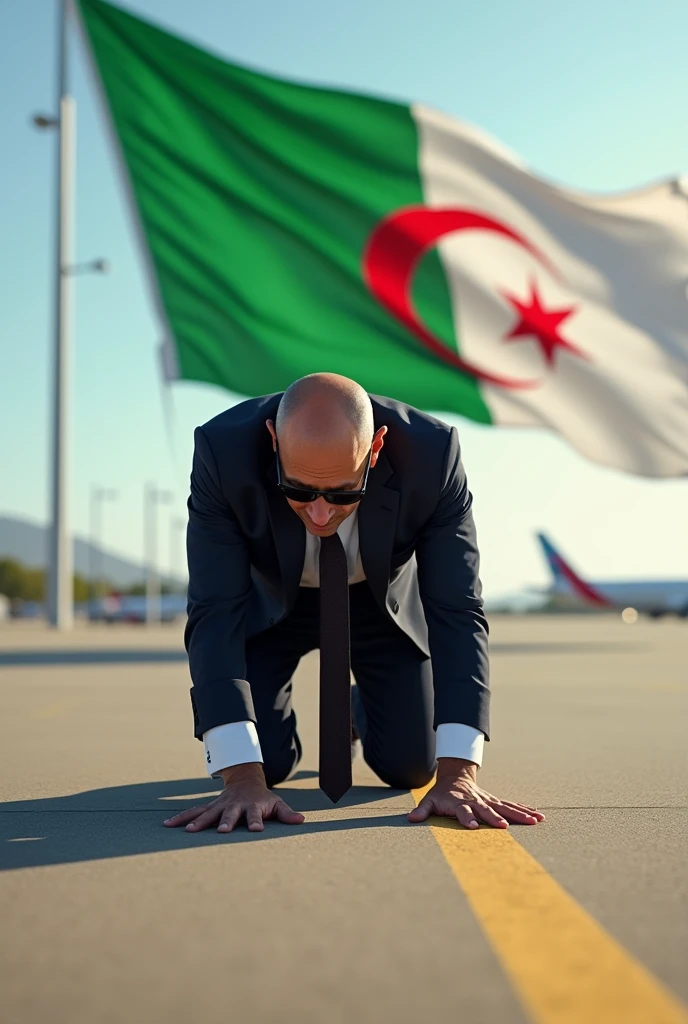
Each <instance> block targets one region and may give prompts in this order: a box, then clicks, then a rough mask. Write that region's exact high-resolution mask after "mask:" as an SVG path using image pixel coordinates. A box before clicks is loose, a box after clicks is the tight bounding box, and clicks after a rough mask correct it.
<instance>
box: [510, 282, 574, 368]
mask: <svg viewBox="0 0 688 1024" xmlns="http://www.w3.org/2000/svg"><path fill="white" fill-rule="evenodd" d="M502 295H503V296H504V298H505V299H506V300H507V302H510V303H511V305H512V306H513V307H514V309H515V310H516V312H517V313H518V315H519V317H520V319H519V321H518V323H517V324H516V325H515V326H514V327H512V329H511V330H510V331H509V333H508V334H507V335H505V336H504V341H516V340H517V339H518V338H525V337H531V338H535V340H536V341H537V343H538V345H539V346H540V347H541V349H542V353H543V355H544V357H545V359H546V360H547V363H548V364H549V365H550V366H554V353H555V352H556V350H557V348H563V349H566V350H567V352H572V353H574V355H577V356H579V357H580V358H581V359H587V358H588V357H587V355H586V354H585V352H582V351H581V350H580V349H579V348H577V347H576V346H575V345H572V344H571V342H569V341H567V340H566V338H562V336H561V334H560V333H559V327H560V325H561V324H562V322H563V321H564V320H566V319H567V318H568V317H570V316H571V314H572V313H575V312H576V307H575V306H568V307H567V308H566V309H545V308H544V306H543V305H542V300H541V299H540V296H539V294H538V290H537V284H536V282H535V281H534V280H532V281H531V282H530V298H529V299H528V300H527V301H526V302H522V301H521V300H520V299H517V298H516V296H515V295H509V293H508V292H502Z"/></svg>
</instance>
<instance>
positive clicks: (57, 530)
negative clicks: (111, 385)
mask: <svg viewBox="0 0 688 1024" xmlns="http://www.w3.org/2000/svg"><path fill="white" fill-rule="evenodd" d="M68 7H69V0H59V9H58V10H59V27H58V37H59V43H58V81H57V89H58V104H59V117H58V124H57V130H58V133H59V141H58V157H57V203H56V211H55V212H56V222H57V224H56V236H57V237H56V246H57V251H56V260H55V337H54V356H53V420H52V466H51V472H52V487H51V527H50V567H49V590H48V616H49V621H50V624H51V625H52V626H54V627H55V628H56V629H60V630H69V629H71V628H72V625H73V617H74V602H73V593H72V588H73V583H72V577H73V551H72V538H71V535H70V530H69V510H68V487H69V467H68V454H69V452H68V447H69V425H70V424H69V397H70V361H71V316H72V282H71V275H70V268H71V264H72V230H73V197H74V170H75V158H74V150H75V137H76V105H75V103H74V100H73V99H72V97H71V96H70V95H69V94H68V70H69V69H68V54H67V18H68Z"/></svg>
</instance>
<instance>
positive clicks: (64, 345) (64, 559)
mask: <svg viewBox="0 0 688 1024" xmlns="http://www.w3.org/2000/svg"><path fill="white" fill-rule="evenodd" d="M68 8H69V0H59V7H58V13H59V20H58V25H59V29H58V43H57V104H58V111H57V113H55V114H46V113H43V112H41V113H38V114H35V115H34V117H33V124H34V126H35V127H36V128H39V129H41V130H45V129H54V130H55V131H56V133H57V137H58V146H57V161H56V163H57V166H56V181H57V195H56V203H55V225H56V231H55V268H54V273H55V320H54V330H55V335H54V349H53V351H54V357H53V360H54V361H53V380H52V405H53V408H52V426H51V432H52V433H51V449H52V457H51V460H50V472H51V481H50V494H51V514H50V553H49V585H48V617H49V620H50V624H51V625H52V626H55V627H56V628H57V629H61V630H68V629H71V627H72V623H73V619H74V596H73V592H72V586H73V584H72V576H73V568H74V552H73V549H72V538H71V534H70V529H69V509H68V503H67V495H68V491H69V466H68V456H69V385H70V359H71V318H72V317H71V314H72V309H71V305H72V288H71V280H70V279H71V277H72V275H73V274H74V273H81V272H82V271H81V266H82V265H80V264H76V265H73V264H72V233H73V221H74V217H73V207H74V165H75V139H76V104H75V103H74V100H73V99H72V97H71V96H70V95H69V92H68V52H67V49H68V48H67V36H68V29H67V15H68ZM83 266H85V267H86V268H87V271H88V270H90V271H95V272H96V273H102V272H103V269H104V266H105V264H104V261H103V260H95V261H92V263H91V264H86V265H83Z"/></svg>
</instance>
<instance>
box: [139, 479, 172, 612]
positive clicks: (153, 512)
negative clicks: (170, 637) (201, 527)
mask: <svg viewBox="0 0 688 1024" xmlns="http://www.w3.org/2000/svg"><path fill="white" fill-rule="evenodd" d="M173 497H174V495H173V494H172V492H171V491H163V490H160V489H159V488H158V487H157V486H156V485H155V484H153V483H147V484H145V486H144V490H143V544H144V553H143V557H144V562H145V565H146V623H147V624H148V625H149V626H150V625H153V624H154V623H157V622H160V575H159V573H158V568H157V562H158V506H159V505H168V504H169V503H170V502H171V501H172V499H173Z"/></svg>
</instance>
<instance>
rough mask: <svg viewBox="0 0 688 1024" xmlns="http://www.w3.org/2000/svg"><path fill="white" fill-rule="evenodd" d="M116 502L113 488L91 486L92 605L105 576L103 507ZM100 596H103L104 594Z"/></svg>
mask: <svg viewBox="0 0 688 1024" xmlns="http://www.w3.org/2000/svg"><path fill="white" fill-rule="evenodd" d="M116 500H117V491H114V490H112V488H110V487H99V486H98V485H97V484H92V485H91V501H90V507H89V536H90V544H89V548H88V562H89V566H88V579H89V596H90V599H91V603H94V602H95V601H96V600H97V598H98V596H99V591H100V590H101V588H102V584H103V576H104V573H103V548H102V535H103V513H102V507H103V503H104V502H106V501H116ZM100 596H102V594H101V595H100ZM91 610H93V609H91Z"/></svg>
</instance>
